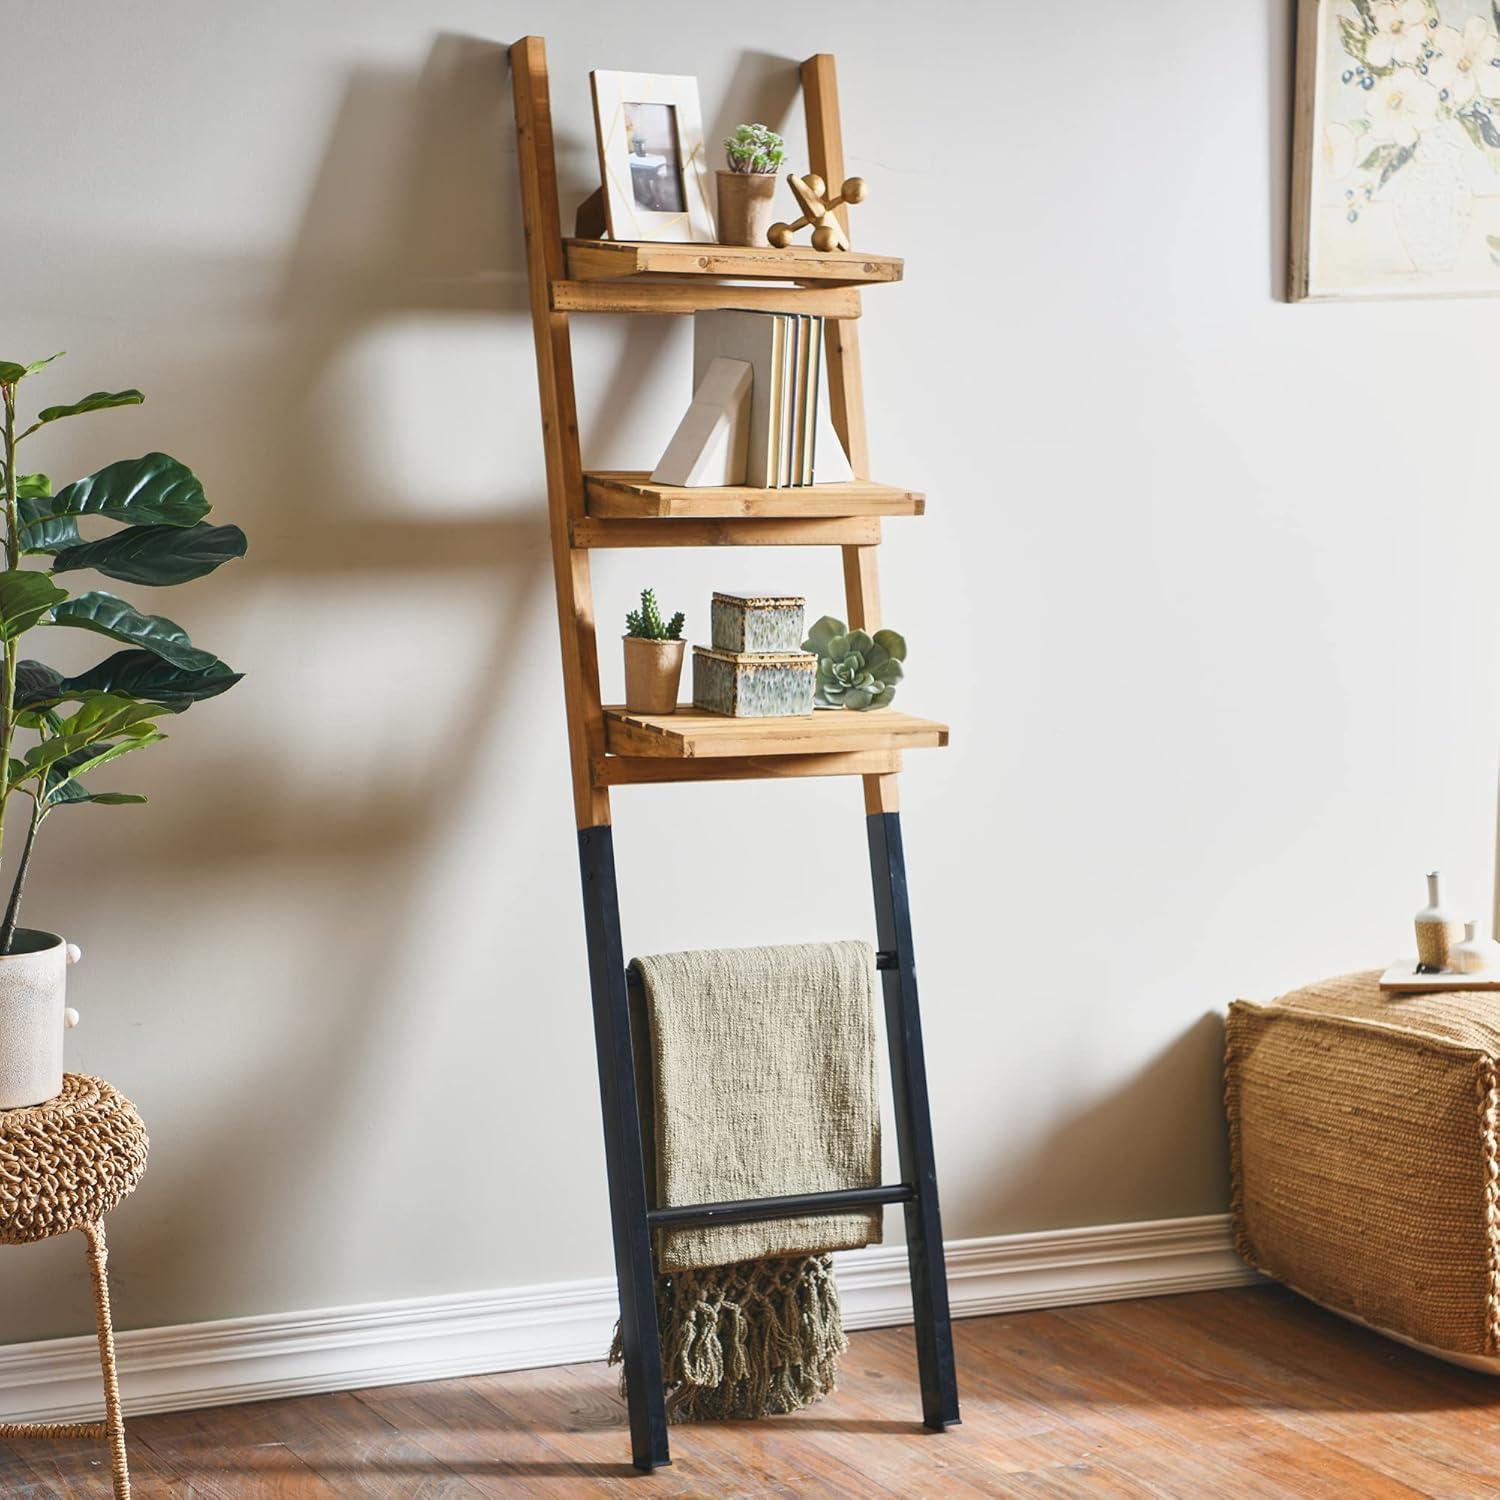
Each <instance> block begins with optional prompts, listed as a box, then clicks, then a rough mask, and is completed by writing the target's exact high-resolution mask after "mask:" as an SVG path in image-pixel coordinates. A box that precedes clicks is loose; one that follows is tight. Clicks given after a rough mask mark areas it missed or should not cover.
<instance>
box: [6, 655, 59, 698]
mask: <svg viewBox="0 0 1500 1500" xmlns="http://www.w3.org/2000/svg"><path fill="white" fill-rule="evenodd" d="M62 684H63V678H62V673H61V672H59V671H58V670H57V669H56V668H55V667H49V666H48V665H47V664H46V663H45V662H40V661H23V662H18V663H17V664H16V707H17V708H18V709H20V708H40V707H43V706H44V705H47V704H52V703H60V702H61V701H62V699H63V697H64V693H63V691H62Z"/></svg>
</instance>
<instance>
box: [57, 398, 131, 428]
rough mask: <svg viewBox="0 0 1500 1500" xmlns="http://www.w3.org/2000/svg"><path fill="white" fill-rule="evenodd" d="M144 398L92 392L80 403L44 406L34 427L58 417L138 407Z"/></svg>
mask: <svg viewBox="0 0 1500 1500" xmlns="http://www.w3.org/2000/svg"><path fill="white" fill-rule="evenodd" d="M145 399H146V398H145V397H144V396H143V395H142V394H141V393H140V392H139V391H94V392H92V393H91V394H89V395H87V396H85V397H84V398H83V400H82V401H72V402H69V404H68V405H67V406H44V407H43V408H42V409H41V410H40V411H39V412H38V413H37V414H36V426H38V427H40V426H42V425H43V424H44V423H46V422H55V421H57V420H58V418H59V417H78V416H82V415H83V414H84V413H85V412H90V411H107V410H108V409H109V408H110V407H111V406H139V405H140V404H141V402H142V401H144V400H145Z"/></svg>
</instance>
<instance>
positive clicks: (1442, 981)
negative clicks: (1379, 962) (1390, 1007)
mask: <svg viewBox="0 0 1500 1500" xmlns="http://www.w3.org/2000/svg"><path fill="white" fill-rule="evenodd" d="M1380 988H1381V989H1383V990H1384V991H1385V992H1386V993H1387V994H1390V995H1421V994H1437V993H1439V992H1440V991H1442V990H1500V969H1486V970H1485V971H1484V973H1482V974H1418V973H1417V961H1416V959H1414V958H1398V959H1397V960H1396V962H1395V963H1393V964H1392V965H1391V966H1390V968H1388V969H1387V970H1386V971H1385V973H1384V974H1382V975H1381V976H1380Z"/></svg>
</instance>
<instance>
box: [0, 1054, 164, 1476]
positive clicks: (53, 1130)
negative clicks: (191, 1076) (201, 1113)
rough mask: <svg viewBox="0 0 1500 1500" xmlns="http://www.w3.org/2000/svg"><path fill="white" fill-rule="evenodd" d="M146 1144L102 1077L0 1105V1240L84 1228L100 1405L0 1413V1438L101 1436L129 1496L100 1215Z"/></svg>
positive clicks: (141, 1162)
mask: <svg viewBox="0 0 1500 1500" xmlns="http://www.w3.org/2000/svg"><path fill="white" fill-rule="evenodd" d="M147 1145H148V1142H147V1139H146V1127H145V1126H144V1125H143V1124H142V1123H141V1117H140V1116H139V1115H138V1114H137V1113H136V1111H135V1106H134V1105H133V1104H132V1103H131V1102H130V1100H128V1099H127V1098H126V1097H125V1096H124V1095H123V1094H121V1093H119V1092H118V1091H117V1090H115V1089H113V1088H111V1087H110V1086H109V1084H107V1083H105V1082H104V1081H103V1080H102V1079H99V1078H86V1077H83V1076H82V1075H80V1074H76V1073H69V1074H66V1075H65V1076H64V1078H63V1090H62V1093H60V1094H59V1095H58V1096H57V1098H55V1099H49V1100H48V1101H47V1102H46V1103H45V1104H36V1105H32V1106H29V1107H28V1108H25V1109H3V1110H0V1243H3V1244H9V1245H26V1244H31V1243H33V1242H35V1241H37V1240H43V1239H47V1238H49V1237H50V1236H52V1235H55V1234H66V1233H67V1232H68V1231H69V1230H71V1229H77V1230H81V1231H82V1233H83V1236H84V1238H85V1239H86V1240H87V1241H88V1247H89V1268H90V1271H91V1272H92V1274H93V1284H94V1315H95V1322H96V1324H97V1327H98V1332H99V1365H100V1369H101V1370H102V1372H103V1376H104V1409H105V1420H104V1421H103V1422H0V1438H74V1437H95V1438H103V1439H107V1440H108V1442H109V1445H110V1458H111V1466H112V1469H113V1472H114V1492H115V1495H116V1497H117V1500H128V1497H129V1495H130V1473H129V1469H128V1468H127V1466H126V1460H125V1420H124V1416H123V1414H122V1412H121V1410H120V1386H119V1381H118V1379H117V1378H116V1375H115V1336H114V1329H113V1326H112V1324H111V1321H110V1315H109V1281H108V1278H107V1275H106V1271H105V1266H106V1263H107V1260H108V1249H107V1247H106V1245H105V1240H104V1223H103V1220H104V1216H105V1214H107V1213H108V1212H109V1211H110V1210H111V1209H113V1208H115V1207H116V1206H117V1205H118V1204H119V1203H120V1201H121V1199H123V1198H124V1197H125V1196H126V1194H127V1193H129V1192H130V1191H131V1190H132V1189H133V1188H134V1187H135V1185H136V1183H138V1182H139V1181H140V1180H141V1174H142V1173H143V1172H144V1171H145V1170H146V1149H147Z"/></svg>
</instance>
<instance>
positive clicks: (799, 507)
mask: <svg viewBox="0 0 1500 1500" xmlns="http://www.w3.org/2000/svg"><path fill="white" fill-rule="evenodd" d="M583 499H584V505H585V506H586V507H587V509H588V513H589V514H590V515H591V516H599V517H609V518H613V519H619V520H624V519H664V518H670V517H685V518H692V519H703V518H707V517H712V518H730V517H751V516H780V517H794V516H805V517H813V516H920V515H921V514H922V513H923V512H924V511H925V510H926V509H927V497H926V496H925V495H922V494H920V493H919V492H918V491H916V490H907V489H900V488H897V487H895V486H893V485H889V484H872V483H870V481H869V480H866V479H853V480H848V481H846V482H845V483H842V484H805V485H791V486H787V487H786V488H783V489H777V490H763V489H756V488H754V487H753V486H750V485H744V484H730V485H702V486H697V487H688V486H683V485H675V484H655V483H653V482H652V479H651V476H650V475H649V474H646V473H639V472H634V471H631V470H620V469H601V470H594V471H590V472H588V473H585V474H584V476H583Z"/></svg>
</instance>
